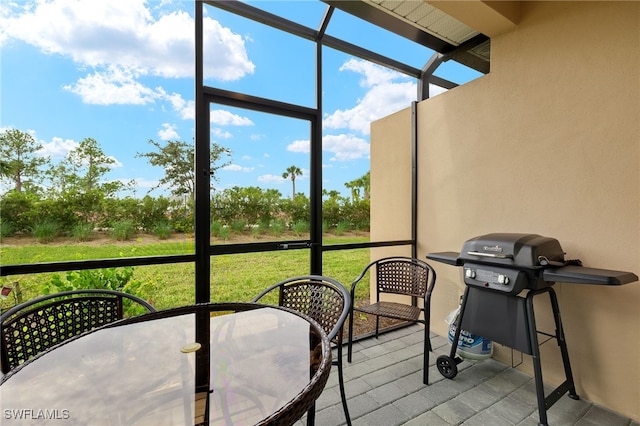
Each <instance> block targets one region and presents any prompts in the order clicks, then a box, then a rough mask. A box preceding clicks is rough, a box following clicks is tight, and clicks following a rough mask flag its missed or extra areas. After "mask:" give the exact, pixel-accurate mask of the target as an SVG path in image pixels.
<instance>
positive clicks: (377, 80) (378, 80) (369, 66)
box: [339, 59, 403, 87]
mask: <svg viewBox="0 0 640 426" xmlns="http://www.w3.org/2000/svg"><path fill="white" fill-rule="evenodd" d="M339 70H340V71H353V72H356V73H358V74H362V75H363V76H364V79H362V80H360V86H363V87H374V86H377V85H379V84H386V83H388V82H390V81H392V80H396V79H398V78H400V77H403V75H402V74H400V73H399V72H397V71H393V70H390V69H389V68H385V67H382V66H380V65H376V64H374V63H371V62H367V61H363V60H359V59H349V60H348V61H347V62H345V63H344V64H342V66H341V67H340V68H339Z"/></svg>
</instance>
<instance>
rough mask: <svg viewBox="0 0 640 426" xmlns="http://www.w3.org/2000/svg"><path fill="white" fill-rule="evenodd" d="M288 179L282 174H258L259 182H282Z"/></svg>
mask: <svg viewBox="0 0 640 426" xmlns="http://www.w3.org/2000/svg"><path fill="white" fill-rule="evenodd" d="M286 181H287V179H284V178H283V177H282V175H271V174H267V175H262V176H258V182H262V183H277V184H282V183H284V182H286Z"/></svg>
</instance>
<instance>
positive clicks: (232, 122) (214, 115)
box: [210, 109, 253, 126]
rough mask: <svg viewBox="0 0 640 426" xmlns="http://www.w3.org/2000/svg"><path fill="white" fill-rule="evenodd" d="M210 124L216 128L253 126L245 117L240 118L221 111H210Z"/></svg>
mask: <svg viewBox="0 0 640 426" xmlns="http://www.w3.org/2000/svg"><path fill="white" fill-rule="evenodd" d="M210 116H211V122H212V123H213V124H217V125H218V126H253V122H252V121H251V120H250V119H248V118H247V117H241V116H239V115H238V114H233V113H231V112H229V111H226V110H223V109H216V110H213V111H211V115H210Z"/></svg>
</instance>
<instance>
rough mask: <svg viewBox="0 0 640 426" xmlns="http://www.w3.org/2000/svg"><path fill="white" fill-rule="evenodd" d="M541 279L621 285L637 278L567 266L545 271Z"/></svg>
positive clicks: (616, 272) (602, 270)
mask: <svg viewBox="0 0 640 426" xmlns="http://www.w3.org/2000/svg"><path fill="white" fill-rule="evenodd" d="M542 279H543V280H545V281H554V282H563V283H571V284H597V285H622V284H629V283H632V282H635V281H638V276H637V275H636V274H634V273H632V272H625V271H612V270H609V269H597V268H585V267H582V266H575V265H569V266H563V267H560V268H547V269H545V270H544V271H543V272H542Z"/></svg>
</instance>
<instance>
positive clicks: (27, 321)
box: [0, 289, 155, 374]
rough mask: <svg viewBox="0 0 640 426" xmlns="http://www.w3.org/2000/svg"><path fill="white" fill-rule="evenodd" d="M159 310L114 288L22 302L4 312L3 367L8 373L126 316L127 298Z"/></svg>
mask: <svg viewBox="0 0 640 426" xmlns="http://www.w3.org/2000/svg"><path fill="white" fill-rule="evenodd" d="M124 300H128V301H131V303H133V304H135V305H139V306H141V307H142V309H143V310H144V311H148V312H154V311H155V309H154V307H153V306H151V305H150V304H149V303H147V302H146V301H144V300H142V299H140V298H139V297H136V296H133V295H131V294H127V293H122V292H119V291H114V290H98V289H85V290H73V291H65V292H61V293H55V294H50V295H46V296H42V297H38V298H35V299H32V300H29V301H27V302H24V303H21V304H19V305H16V306H14V307H13V308H11V309H9V310H7V311H6V312H4V313H3V314H2V315H0V368H1V369H2V372H3V373H5V374H6V373H8V372H9V371H10V370H12V369H14V368H15V367H17V366H18V365H20V364H22V363H23V362H25V361H26V360H28V359H30V358H33V357H34V356H36V355H38V354H39V353H41V352H45V351H46V350H48V349H50V348H51V347H53V346H55V345H57V344H60V343H62V342H64V341H65V340H67V339H69V338H71V337H74V336H77V335H78V334H81V333H84V332H86V331H89V330H92V329H94V328H96V327H100V326H102V325H105V324H108V323H110V322H113V321H116V320H119V319H121V318H122V317H123V314H124V309H123V301H124Z"/></svg>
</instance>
